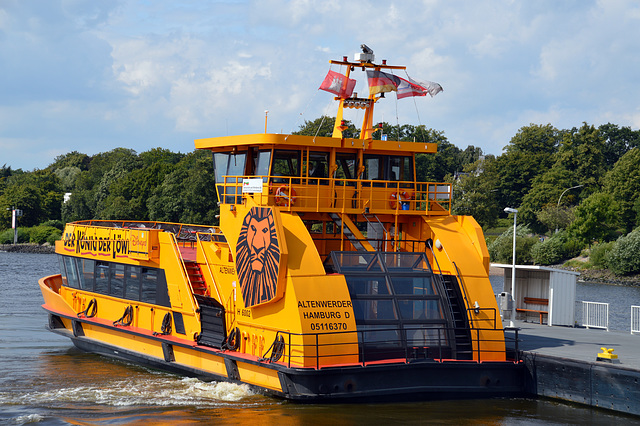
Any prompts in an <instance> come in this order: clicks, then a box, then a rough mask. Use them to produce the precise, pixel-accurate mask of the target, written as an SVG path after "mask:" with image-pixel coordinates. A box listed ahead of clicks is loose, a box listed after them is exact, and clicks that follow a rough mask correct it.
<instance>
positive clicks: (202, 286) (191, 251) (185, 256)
mask: <svg viewBox="0 0 640 426" xmlns="http://www.w3.org/2000/svg"><path fill="white" fill-rule="evenodd" d="M180 254H181V255H182V260H183V262H184V267H185V270H186V272H187V277H189V283H190V284H191V289H192V290H193V293H194V294H199V295H201V296H209V289H208V288H207V283H206V282H205V281H204V277H203V276H202V269H200V264H199V263H198V262H197V261H196V250H195V248H190V247H180Z"/></svg>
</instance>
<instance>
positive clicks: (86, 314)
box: [78, 297, 98, 318]
mask: <svg viewBox="0 0 640 426" xmlns="http://www.w3.org/2000/svg"><path fill="white" fill-rule="evenodd" d="M97 313H98V302H97V301H96V298H95V297H94V298H93V299H91V301H90V302H89V304H88V305H87V309H85V310H84V311H82V312H78V318H93V317H95V316H96V314H97Z"/></svg>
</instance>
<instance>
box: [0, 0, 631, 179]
mask: <svg viewBox="0 0 640 426" xmlns="http://www.w3.org/2000/svg"><path fill="white" fill-rule="evenodd" d="M639 24H640V5H639V4H638V3H637V2H635V1H632V0H607V1H604V0H602V1H595V0H591V1H579V2H556V1H552V0H540V1H536V2H517V1H511V0H495V1H494V0H491V1H487V0H484V1H476V2H468V1H460V0H457V1H444V0H424V1H417V0H408V1H402V2H400V1H383V0H362V1H352V2H339V1H337V0H324V1H323V0H292V1H285V0H262V1H258V0H253V1H249V0H247V1H232V0H227V1H218V2H199V1H198V2H196V1H181V2H173V1H169V0H158V1H154V2H143V3H140V2H134V1H130V0H122V1H113V2H98V3H96V2H76V1H66V0H57V1H56V0H50V1H48V2H45V3H42V2H39V3H38V7H36V5H35V4H34V3H31V2H22V1H8V2H3V3H2V4H0V75H2V76H3V78H2V79H0V92H2V93H3V96H2V97H0V143H2V144H4V145H3V146H4V147H7V146H8V145H11V144H15V146H12V147H11V149H10V152H11V153H12V159H11V161H10V162H8V164H10V165H12V167H14V168H17V167H22V168H26V169H32V168H34V167H41V168H42V167H46V165H48V163H49V162H50V161H51V160H52V159H53V158H50V159H49V160H47V157H46V156H47V155H50V154H51V153H52V152H56V153H63V152H66V151H65V150H78V151H81V152H87V153H95V152H100V151H106V150H109V149H112V148H114V147H116V146H125V147H128V148H132V149H135V150H137V151H139V152H141V151H144V150H146V149H149V148H152V147H156V146H162V147H164V148H167V149H172V150H179V151H182V152H184V151H190V150H191V149H192V148H193V142H192V139H194V138H200V137H210V136H218V135H225V134H241V133H253V132H260V131H262V129H263V126H264V110H266V109H268V110H269V111H270V112H269V130H270V131H278V132H279V131H285V132H290V131H292V130H296V129H297V127H298V126H299V125H301V124H302V123H303V122H304V120H306V119H308V120H313V119H315V118H317V117H319V116H320V115H321V114H327V113H328V114H334V113H335V110H334V109H333V108H332V109H327V104H328V103H329V102H331V95H329V94H327V93H325V92H319V91H318V90H317V88H318V86H319V84H320V82H321V81H322V79H323V78H324V75H325V73H326V71H327V69H328V68H329V64H328V60H329V59H342V56H344V55H347V56H348V57H349V58H352V57H353V54H354V52H357V51H359V46H360V44H361V43H366V44H367V45H369V46H370V47H371V48H373V49H374V51H375V54H376V58H377V60H378V61H380V60H382V59H387V60H388V63H390V64H402V65H406V66H407V72H408V74H409V75H411V76H412V77H413V78H417V79H423V80H432V81H437V82H439V83H440V84H442V86H443V87H444V92H443V93H442V94H439V95H438V96H437V97H435V98H433V99H431V98H429V97H427V98H421V99H414V100H415V103H414V100H400V101H398V102H397V103H396V101H395V99H394V96H393V95H390V96H388V97H387V99H385V100H384V101H382V102H380V103H379V107H378V110H377V114H376V115H377V117H376V118H375V119H376V120H380V119H382V118H383V117H384V120H385V121H388V122H391V123H394V124H395V123H396V121H398V122H399V123H400V124H404V123H410V124H418V122H421V123H422V124H425V125H427V126H428V127H433V128H435V129H436V130H441V131H444V133H445V135H446V136H447V137H448V138H449V140H450V141H451V142H452V143H454V144H456V145H458V146H459V147H461V148H465V147H466V146H467V145H469V144H472V145H475V146H479V147H481V148H482V149H483V150H484V151H485V152H487V153H492V154H500V153H501V152H502V147H504V146H505V145H506V144H507V143H508V142H509V140H510V139H511V137H512V136H513V135H515V133H516V132H517V130H518V129H519V128H521V127H522V126H526V125H529V124H530V123H539V124H547V123H551V124H552V125H554V126H556V127H558V128H570V127H573V126H579V125H581V123H582V122H583V121H586V122H588V123H590V124H595V125H599V124H602V123H604V122H612V123H614V124H619V125H625V126H632V127H633V128H638V127H639V126H640V111H639V107H638V106H637V99H639V98H640V77H639V76H638V73H637V70H638V69H640V56H638V55H637V52H638V51H640V25H639ZM399 74H401V75H403V74H404V72H400V73H399ZM354 76H356V77H357V78H359V79H360V83H359V84H358V86H357V89H356V90H357V91H359V92H360V93H361V94H365V93H366V90H367V89H366V83H364V80H363V76H362V73H361V72H360V70H356V71H355V72H354ZM416 105H417V106H418V111H416ZM418 116H419V119H418ZM396 117H397V118H396ZM361 118H362V117H361V115H360V116H358V114H357V112H356V113H354V115H353V121H354V122H356V123H359V121H360V120H361ZM34 123H37V125H34ZM22 147H28V149H27V150H23V149H22ZM60 151H62V152H60ZM5 152H9V151H5ZM34 153H35V154H34ZM56 155H57V154H56ZM4 162H5V160H4V158H3V159H1V160H0V163H4Z"/></svg>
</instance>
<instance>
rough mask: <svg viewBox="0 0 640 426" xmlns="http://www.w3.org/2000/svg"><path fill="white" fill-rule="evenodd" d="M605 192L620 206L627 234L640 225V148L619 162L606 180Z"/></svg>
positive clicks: (628, 153)
mask: <svg viewBox="0 0 640 426" xmlns="http://www.w3.org/2000/svg"><path fill="white" fill-rule="evenodd" d="M604 190H605V191H606V192H608V193H610V194H611V195H613V197H614V198H615V200H616V201H617V202H618V204H619V205H620V212H619V214H620V219H621V223H622V225H623V226H624V227H625V229H626V232H630V231H631V230H632V229H633V228H634V227H635V226H637V225H640V223H638V219H639V218H638V215H637V211H636V208H637V207H636V206H637V204H638V202H639V201H640V148H633V149H631V150H630V151H628V152H627V153H626V154H624V155H623V156H622V158H620V160H618V162H617V163H616V164H615V165H614V166H613V168H612V169H611V170H610V171H609V172H608V173H607V175H606V176H605V178H604Z"/></svg>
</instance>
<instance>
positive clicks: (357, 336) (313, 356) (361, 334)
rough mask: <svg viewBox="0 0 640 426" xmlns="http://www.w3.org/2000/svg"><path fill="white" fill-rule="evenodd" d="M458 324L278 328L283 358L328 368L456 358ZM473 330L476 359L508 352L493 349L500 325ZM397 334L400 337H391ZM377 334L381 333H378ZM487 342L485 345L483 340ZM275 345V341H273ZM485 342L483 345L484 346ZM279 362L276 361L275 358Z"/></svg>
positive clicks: (501, 338)
mask: <svg viewBox="0 0 640 426" xmlns="http://www.w3.org/2000/svg"><path fill="white" fill-rule="evenodd" d="M455 330H456V328H452V327H438V328H415V329H398V328H375V329H366V330H358V331H333V332H321V333H292V332H288V331H278V332H277V334H276V340H277V339H278V338H279V336H282V337H283V338H284V348H283V350H282V354H281V356H279V357H278V360H279V362H281V363H283V364H285V365H287V366H288V367H289V368H290V367H291V366H292V364H293V366H294V367H296V366H306V367H307V368H309V367H310V368H316V369H320V368H327V367H330V366H333V365H336V364H338V365H361V366H365V365H367V364H372V363H385V362H388V363H393V362H405V363H409V362H412V361H417V360H421V359H422V360H433V361H453V360H455V359H456V358H458V359H464V360H465V362H469V360H468V358H464V357H462V358H460V355H461V354H458V357H455V355H454V353H455V346H456V343H455V341H452V340H451V339H450V336H451V332H455ZM464 331H471V333H472V336H471V341H472V343H473V345H472V349H471V351H470V352H471V353H472V354H473V356H472V359H475V361H476V362H481V361H482V362H487V361H488V360H490V359H491V358H495V357H491V356H490V354H491V353H499V354H504V349H489V348H488V347H490V346H491V343H495V344H496V345H495V348H500V346H501V344H504V333H503V330H501V329H500V330H498V329H496V328H475V329H473V330H469V329H464ZM483 332H486V333H490V332H496V334H492V335H491V336H492V337H493V338H487V337H486V336H485V338H482V337H481V334H482V333H483ZM391 334H395V335H396V336H397V338H395V339H393V338H392V339H390V338H389V335H391ZM376 336H377V337H376ZM483 343H484V344H486V345H481V344H483ZM272 346H273V345H272ZM481 346H482V347H481ZM271 350H272V348H269V349H268V350H267V352H266V353H265V354H264V355H263V358H262V359H263V360H266V359H269V357H270V355H271V354H270V353H269V352H270V351H271ZM310 360H311V362H309V361H310ZM274 362H275V361H274Z"/></svg>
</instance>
